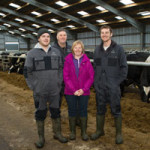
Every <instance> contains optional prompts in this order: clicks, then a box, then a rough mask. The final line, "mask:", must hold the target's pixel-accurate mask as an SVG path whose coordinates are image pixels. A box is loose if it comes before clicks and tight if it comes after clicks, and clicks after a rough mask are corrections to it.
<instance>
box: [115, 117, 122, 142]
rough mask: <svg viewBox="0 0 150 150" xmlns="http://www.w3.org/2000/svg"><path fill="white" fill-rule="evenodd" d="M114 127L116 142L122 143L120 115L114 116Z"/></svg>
mask: <svg viewBox="0 0 150 150" xmlns="http://www.w3.org/2000/svg"><path fill="white" fill-rule="evenodd" d="M115 127H116V144H122V143H123V137H122V117H121V116H119V117H116V118H115Z"/></svg>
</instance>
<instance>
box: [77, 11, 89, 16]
mask: <svg viewBox="0 0 150 150" xmlns="http://www.w3.org/2000/svg"><path fill="white" fill-rule="evenodd" d="M77 13H78V14H80V15H82V16H84V15H88V13H87V12H85V11H78V12H77Z"/></svg>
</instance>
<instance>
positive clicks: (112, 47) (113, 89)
mask: <svg viewBox="0 0 150 150" xmlns="http://www.w3.org/2000/svg"><path fill="white" fill-rule="evenodd" d="M112 34H113V33H112V29H111V27H110V26H107V25H104V26H102V27H101V28H100V36H101V39H102V43H101V44H100V45H99V46H97V47H96V49H95V52H94V69H95V79H94V87H95V90H96V103H97V116H96V124H97V130H96V133H94V134H92V136H91V140H96V139H98V138H99V137H100V136H103V135H104V121H105V113H106V105H107V104H110V107H111V113H112V115H113V116H114V119H115V127H116V144H122V143H123V137H122V131H121V129H122V116H121V105H120V99H121V94H120V83H121V82H122V81H123V80H125V79H126V76H127V70H128V66H127V60H126V55H125V53H124V49H123V48H122V47H121V46H120V45H118V44H117V43H115V42H114V41H113V40H111V37H112Z"/></svg>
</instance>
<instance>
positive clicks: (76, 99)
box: [66, 95, 89, 117]
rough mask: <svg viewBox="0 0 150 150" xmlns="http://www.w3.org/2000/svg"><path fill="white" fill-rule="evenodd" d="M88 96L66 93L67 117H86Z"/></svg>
mask: <svg viewBox="0 0 150 150" xmlns="http://www.w3.org/2000/svg"><path fill="white" fill-rule="evenodd" d="M88 100H89V96H88V95H84V96H74V95H66V101H67V104H68V114H69V117H76V116H78V115H79V116H80V117H87V106H88Z"/></svg>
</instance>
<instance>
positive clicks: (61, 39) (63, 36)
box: [57, 31, 67, 44]
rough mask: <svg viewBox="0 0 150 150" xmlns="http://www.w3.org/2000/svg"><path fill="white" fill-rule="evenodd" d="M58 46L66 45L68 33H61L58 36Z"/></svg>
mask: <svg viewBox="0 0 150 150" xmlns="http://www.w3.org/2000/svg"><path fill="white" fill-rule="evenodd" d="M57 41H58V44H65V43H66V41H67V33H66V32H65V31H60V32H58V34H57Z"/></svg>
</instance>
